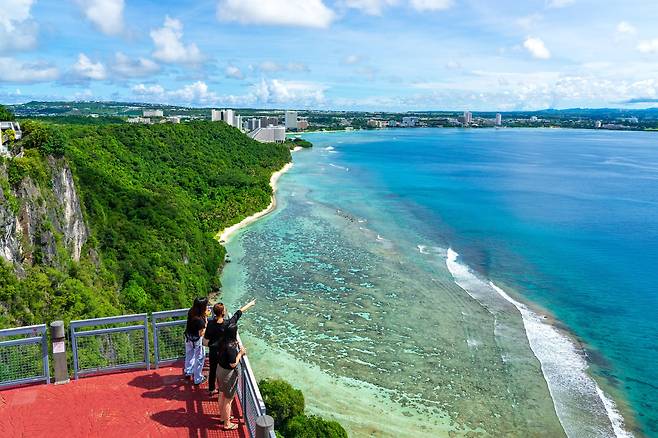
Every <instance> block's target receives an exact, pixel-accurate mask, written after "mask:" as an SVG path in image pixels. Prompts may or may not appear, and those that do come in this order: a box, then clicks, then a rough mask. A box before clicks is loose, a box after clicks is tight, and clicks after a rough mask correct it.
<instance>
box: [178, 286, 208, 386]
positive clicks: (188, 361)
mask: <svg viewBox="0 0 658 438" xmlns="http://www.w3.org/2000/svg"><path fill="white" fill-rule="evenodd" d="M207 308H208V298H201V297H200V298H195V299H194V304H192V307H191V308H190V310H189V311H188V312H187V324H186V326H185V365H184V370H183V372H184V374H185V378H186V379H189V378H191V377H194V384H195V385H201V384H202V383H203V382H205V381H206V378H205V377H204V376H203V374H202V371H203V363H204V361H205V358H206V354H205V351H204V350H203V345H202V341H201V338H202V337H203V335H204V333H205V330H206V325H207V323H208V317H207V313H206V312H207Z"/></svg>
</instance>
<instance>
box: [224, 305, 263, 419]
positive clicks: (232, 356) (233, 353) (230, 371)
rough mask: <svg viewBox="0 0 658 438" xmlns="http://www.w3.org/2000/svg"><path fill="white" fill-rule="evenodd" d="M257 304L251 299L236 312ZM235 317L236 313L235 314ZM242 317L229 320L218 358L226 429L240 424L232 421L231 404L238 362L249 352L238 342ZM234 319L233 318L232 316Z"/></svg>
mask: <svg viewBox="0 0 658 438" xmlns="http://www.w3.org/2000/svg"><path fill="white" fill-rule="evenodd" d="M254 304H256V301H255V300H254V301H251V302H249V303H247V304H245V305H244V306H243V307H242V308H241V309H240V310H238V311H237V312H235V313H236V314H238V313H240V314H242V312H243V311H246V310H247V309H249V308H250V307H251V306H253V305H254ZM234 317H235V315H234ZM239 318H240V317H239V316H238V317H237V318H235V322H229V324H227V325H226V327H225V330H224V342H223V345H222V346H221V347H220V348H219V356H218V359H217V362H218V366H217V386H218V389H219V393H220V395H221V396H220V398H219V418H220V420H221V421H222V422H223V423H224V429H226V430H233V429H237V428H238V425H237V424H235V423H232V422H231V405H232V404H233V398H235V393H236V392H237V390H238V378H239V376H240V374H239V373H238V369H237V367H238V364H239V363H240V360H241V359H242V356H244V355H245V354H247V350H246V349H245V348H244V347H243V346H240V344H239V343H238V324H237V321H238V319H239ZM231 319H233V318H231Z"/></svg>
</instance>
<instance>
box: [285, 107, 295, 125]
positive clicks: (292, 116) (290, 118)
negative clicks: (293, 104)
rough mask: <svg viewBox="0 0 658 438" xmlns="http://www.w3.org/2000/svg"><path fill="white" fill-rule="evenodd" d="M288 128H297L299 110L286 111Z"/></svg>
mask: <svg viewBox="0 0 658 438" xmlns="http://www.w3.org/2000/svg"><path fill="white" fill-rule="evenodd" d="M286 129H297V111H286Z"/></svg>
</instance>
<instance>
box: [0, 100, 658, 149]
mask: <svg viewBox="0 0 658 438" xmlns="http://www.w3.org/2000/svg"><path fill="white" fill-rule="evenodd" d="M10 108H11V109H12V111H13V112H14V113H15V114H16V116H17V117H18V121H20V119H21V118H35V117H39V118H54V119H57V121H58V122H60V123H125V122H127V123H138V124H155V123H184V122H186V121H190V120H210V121H213V122H224V123H226V124H228V125H230V126H233V127H235V128H237V129H239V130H241V131H242V132H245V133H246V134H247V135H249V136H250V137H251V138H253V139H255V140H258V141H260V142H284V141H285V140H286V137H287V136H289V135H290V134H293V135H294V134H295V133H301V132H304V131H308V130H313V131H340V130H343V131H350V130H357V129H390V128H423V127H434V128H469V129H477V128H497V129H500V128H520V127H526V128H577V129H607V130H636V131H637V130H651V131H653V130H658V108H649V109H638V110H634V109H606V108H604V109H580V108H577V109H565V110H552V109H547V110H541V111H508V112H477V113H475V112H471V111H469V110H468V109H466V110H464V111H459V112H456V111H417V112H405V113H395V112H368V111H326V110H291V109H253V108H242V109H233V108H225V109H215V108H191V107H183V106H171V105H156V104H149V103H122V102H85V101H81V102H28V103H24V104H19V105H13V106H11V107H10ZM99 119H100V120H99ZM7 126H9V125H7Z"/></svg>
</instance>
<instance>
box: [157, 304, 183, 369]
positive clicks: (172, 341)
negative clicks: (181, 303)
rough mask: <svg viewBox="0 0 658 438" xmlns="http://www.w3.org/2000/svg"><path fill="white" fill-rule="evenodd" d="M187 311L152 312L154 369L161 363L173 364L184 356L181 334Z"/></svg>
mask: <svg viewBox="0 0 658 438" xmlns="http://www.w3.org/2000/svg"><path fill="white" fill-rule="evenodd" d="M187 311H188V309H177V310H167V311H164V312H153V313H152V314H151V324H152V327H153V353H154V354H153V356H154V363H155V367H156V368H158V366H160V364H161V363H165V362H173V361H176V360H179V359H181V358H183V357H184V356H185V342H184V337H183V333H184V331H185V323H186V322H187Z"/></svg>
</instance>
